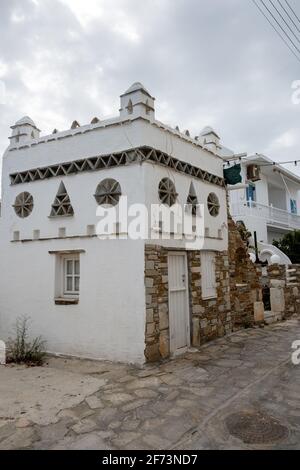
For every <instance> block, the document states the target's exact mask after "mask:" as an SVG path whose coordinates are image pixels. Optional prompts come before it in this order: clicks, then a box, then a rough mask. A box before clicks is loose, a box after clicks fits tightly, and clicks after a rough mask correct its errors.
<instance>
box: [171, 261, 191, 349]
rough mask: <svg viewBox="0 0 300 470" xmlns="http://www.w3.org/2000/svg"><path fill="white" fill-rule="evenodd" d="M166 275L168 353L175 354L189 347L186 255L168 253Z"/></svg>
mask: <svg viewBox="0 0 300 470" xmlns="http://www.w3.org/2000/svg"><path fill="white" fill-rule="evenodd" d="M168 273H169V328H170V352H171V353H173V354H176V353H180V352H184V350H186V348H188V347H189V346H190V322H189V302H188V278H187V260H186V253H181V252H171V253H169V256H168Z"/></svg>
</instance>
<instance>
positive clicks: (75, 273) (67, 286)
mask: <svg viewBox="0 0 300 470" xmlns="http://www.w3.org/2000/svg"><path fill="white" fill-rule="evenodd" d="M79 283H80V262H79V256H76V255H73V256H64V257H63V293H64V295H65V296H78V295H79Z"/></svg>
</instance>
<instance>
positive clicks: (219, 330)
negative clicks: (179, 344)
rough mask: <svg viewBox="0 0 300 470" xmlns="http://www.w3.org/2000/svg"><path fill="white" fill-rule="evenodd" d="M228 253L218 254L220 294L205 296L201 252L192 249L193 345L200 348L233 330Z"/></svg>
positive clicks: (190, 258)
mask: <svg viewBox="0 0 300 470" xmlns="http://www.w3.org/2000/svg"><path fill="white" fill-rule="evenodd" d="M228 267H229V265H228V253H227V252H226V251H225V252H220V253H216V266H215V271H216V286H217V296H216V298H214V299H207V300H205V299H202V289H201V252H200V251H189V252H188V268H189V269H188V271H189V291H190V311H191V323H192V324H191V331H192V341H191V342H192V346H194V347H199V346H201V345H202V344H204V343H206V342H207V341H210V340H212V339H215V338H218V337H221V336H224V335H225V334H227V333H230V332H231V331H232V316H231V309H230V290H229V272H228Z"/></svg>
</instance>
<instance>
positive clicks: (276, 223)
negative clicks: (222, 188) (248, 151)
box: [229, 154, 300, 244]
mask: <svg viewBox="0 0 300 470" xmlns="http://www.w3.org/2000/svg"><path fill="white" fill-rule="evenodd" d="M242 178H243V183H245V185H246V187H243V188H241V189H236V190H234V188H233V190H231V191H229V193H230V210H231V215H232V217H233V218H234V220H236V221H237V220H242V221H243V222H244V223H245V225H246V227H247V229H248V230H249V231H250V232H251V233H252V234H253V233H254V231H256V233H257V240H258V241H259V242H262V243H266V244H272V242H273V241H274V240H278V239H279V238H282V237H283V236H284V235H285V234H286V233H288V232H290V231H292V230H295V229H298V230H299V229H300V177H299V176H297V175H295V174H294V173H292V172H291V171H289V170H287V169H286V168H283V167H282V166H280V165H278V164H274V162H273V161H272V160H270V159H269V158H267V157H265V156H264V155H259V154H256V155H253V156H249V157H247V158H243V159H242Z"/></svg>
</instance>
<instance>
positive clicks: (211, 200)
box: [207, 193, 220, 217]
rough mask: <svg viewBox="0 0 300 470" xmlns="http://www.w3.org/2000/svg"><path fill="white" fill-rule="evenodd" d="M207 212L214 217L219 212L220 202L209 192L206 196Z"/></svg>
mask: <svg viewBox="0 0 300 470" xmlns="http://www.w3.org/2000/svg"><path fill="white" fill-rule="evenodd" d="M207 207H208V212H209V213H210V215H212V216H213V217H216V216H217V215H218V214H219V212H220V202H219V199H218V196H217V195H216V194H215V193H210V194H209V195H208V198H207Z"/></svg>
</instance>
